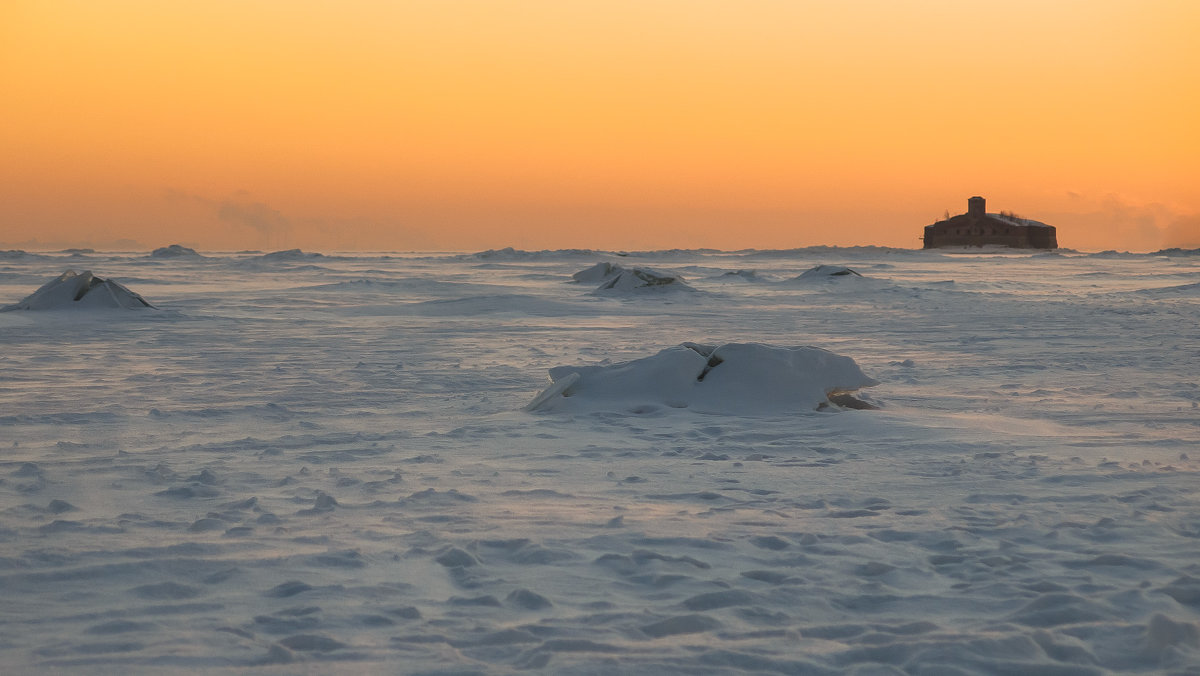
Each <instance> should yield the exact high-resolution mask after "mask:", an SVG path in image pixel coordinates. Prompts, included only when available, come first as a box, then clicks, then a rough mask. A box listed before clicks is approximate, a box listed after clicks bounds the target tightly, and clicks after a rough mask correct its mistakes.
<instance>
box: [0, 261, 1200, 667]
mask: <svg viewBox="0 0 1200 676" xmlns="http://www.w3.org/2000/svg"><path fill="white" fill-rule="evenodd" d="M598 262H611V263H617V264H620V265H622V266H624V267H626V268H632V267H649V268H651V269H653V270H656V271H666V272H669V273H676V274H679V275H682V278H683V281H684V282H686V284H687V285H688V286H690V287H691V288H692V289H693V290H687V289H681V290H672V288H671V285H669V284H667V285H663V286H660V287H654V288H649V289H636V288H634V289H625V290H622V288H623V287H622V288H614V289H610V290H608V291H597V290H596V288H597V287H598V286H600V284H599V282H594V281H593V282H574V281H572V275H573V274H574V273H577V272H580V271H582V270H585V269H587V268H589V267H591V266H593V265H594V264H596V263H598ZM818 264H828V265H845V266H849V267H850V268H852V269H853V270H855V271H857V272H859V273H861V275H862V277H858V276H854V275H841V276H823V275H809V276H808V277H806V278H804V279H799V280H797V279H795V278H796V277H798V276H799V275H800V274H801V273H803V272H805V271H806V270H809V269H810V268H813V267H814V266H816V265H818ZM67 269H74V270H77V271H80V272H82V271H84V270H89V271H92V272H93V273H94V274H95V275H98V276H100V277H103V278H105V279H112V280H115V281H116V282H119V283H120V284H123V285H124V286H125V287H128V289H129V290H131V291H132V292H135V293H137V294H140V295H141V296H142V297H144V298H145V299H146V300H147V301H149V302H150V303H152V304H153V305H154V306H156V308H157V309H150V308H142V309H137V310H126V309H114V310H87V311H74V310H65V311H55V310H51V311H23V310H17V311H11V312H3V313H0V450H2V452H3V455H2V456H0V671H2V672H3V673H6V674H24V673H55V672H78V673H122V674H126V673H172V672H198V671H202V672H205V673H211V672H216V673H226V672H228V673H287V674H294V673H314V674H323V673H380V674H395V673H404V674H416V673H452V674H468V673H487V674H495V673H500V674H502V673H530V672H533V673H555V674H560V673H567V674H616V673H621V674H660V673H690V674H749V673H780V674H825V673H860V674H900V673H904V674H945V675H950V674H1055V675H1060V674H1104V673H1153V674H1159V673H1174V674H1197V673H1200V447H1198V442H1200V410H1197V405H1198V403H1200V322H1198V319H1200V257H1195V256H1191V257H1189V256H1178V257H1166V256H1155V255H1122V254H1095V255H1082V254H1068V255H1061V254H1046V253H1042V254H1031V253H1028V252H1024V253H1022V252H1018V253H1009V254H994V253H983V254H980V253H975V254H946V253H936V252H921V251H901V250H885V249H874V248H864V249H824V248H815V249H803V250H795V251H783V252H779V251H749V252H739V253H721V252H694V251H692V252H688V251H676V252H656V253H645V254H636V253H635V254H629V255H626V256H618V255H615V254H609V253H604V252H591V251H560V252H521V251H511V250H505V251H496V252H485V253H482V254H466V255H453V254H446V255H424V254H423V255H415V254H393V255H386V256H385V255H357V254H356V255H336V256H335V255H328V256H317V255H308V254H293V255H275V256H269V257H263V256H259V255H255V254H207V255H206V256H205V257H189V256H179V257H165V256H160V257H153V256H147V255H146V254H144V253H137V254H82V255H80V254H76V255H70V254H19V253H12V252H9V253H0V305H4V304H8V303H17V302H18V301H20V300H21V299H22V298H24V297H26V296H27V295H29V294H31V293H32V292H33V291H34V290H35V289H37V288H38V287H39V286H41V285H43V284H45V283H46V282H48V281H50V280H52V279H54V278H55V277H58V276H59V275H61V274H62V273H63V272H64V271H65V270H67ZM739 271H740V274H726V273H738V272H739ZM623 283H624V282H623ZM689 341H690V342H696V343H705V344H710V345H719V344H722V343H730V342H737V343H764V344H768V345H774V346H802V345H811V346H816V347H821V348H825V349H827V350H830V351H832V352H835V353H837V354H839V355H844V356H847V357H851V358H852V359H854V360H855V362H857V364H858V366H859V367H860V368H861V369H862V371H863V373H865V374H866V375H867V376H869V377H870V378H873V379H874V380H877V381H878V382H879V384H878V385H877V386H874V387H871V388H869V389H864V390H861V391H860V392H859V393H858V395H859V396H861V397H863V398H864V399H865V400H867V401H868V402H870V403H872V404H874V405H875V406H878V407H879V408H878V409H877V410H839V409H836V408H827V409H825V410H823V411H820V412H818V411H814V410H811V409H804V410H795V411H780V410H776V409H777V407H776V408H772V407H764V409H763V411H761V415H756V414H754V412H753V410H751V411H750V412H749V413H748V412H747V410H746V409H747V407H746V406H745V403H746V402H745V400H744V399H743V400H741V401H740V404H741V405H737V406H731V407H730V409H731V410H734V411H736V413H737V414H736V415H733V414H721V413H714V412H711V410H710V409H712V404H711V398H710V401H709V404H708V406H707V407H706V408H705V411H706V412H700V411H698V410H695V409H694V408H693V407H687V408H677V407H675V406H672V405H658V404H656V403H655V402H653V401H649V402H647V401H640V399H639V396H638V393H636V392H631V393H630V397H629V400H628V402H622V400H621V399H620V397H611V398H609V399H608V400H605V401H603V402H595V403H594V405H592V406H585V407H576V406H569V407H548V408H539V409H538V410H534V411H525V410H523V408H524V407H525V406H526V405H527V404H529V403H530V402H531V401H532V400H533V398H534V396H535V395H536V394H537V393H538V392H540V391H541V390H543V389H544V388H545V387H546V386H547V385H548V383H549V381H548V379H547V371H548V370H549V369H551V368H554V367H558V366H581V365H592V364H598V363H601V362H603V361H604V360H609V362H610V363H612V362H622V361H628V360H634V359H639V358H642V357H647V356H650V355H653V354H655V353H657V352H658V351H660V350H663V349H665V348H669V347H672V346H676V345H679V344H681V343H684V342H689ZM717 368H725V367H723V366H719V367H717ZM749 396H754V395H753V393H751V394H750V395H749ZM752 408H753V407H751V409H752Z"/></svg>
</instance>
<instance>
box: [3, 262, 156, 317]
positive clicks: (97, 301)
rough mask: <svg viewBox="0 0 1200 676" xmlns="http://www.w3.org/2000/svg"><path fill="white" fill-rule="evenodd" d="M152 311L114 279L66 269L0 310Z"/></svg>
mask: <svg viewBox="0 0 1200 676" xmlns="http://www.w3.org/2000/svg"><path fill="white" fill-rule="evenodd" d="M147 307H148V308H153V307H154V306H153V305H151V304H150V303H148V302H147V301H146V299H145V298H142V297H141V296H139V295H138V294H136V293H134V292H132V291H130V290H129V289H127V288H125V286H123V285H121V284H120V283H118V282H114V281H113V280H111V279H101V278H100V277H97V276H95V275H93V274H92V273H91V272H90V271H84V272H80V273H77V272H75V271H74V270H67V271H66V272H64V273H62V274H61V275H59V276H58V277H56V278H55V279H53V280H51V281H50V282H47V283H46V284H43V285H42V287H41V288H40V289H38V290H37V291H34V292H33V293H31V294H29V295H28V296H26V297H25V298H24V299H23V300H21V302H19V303H15V304H13V305H7V306H5V307H2V308H0V311H4V312H7V311H9V310H71V309H80V310H101V309H126V310H136V309H140V308H147Z"/></svg>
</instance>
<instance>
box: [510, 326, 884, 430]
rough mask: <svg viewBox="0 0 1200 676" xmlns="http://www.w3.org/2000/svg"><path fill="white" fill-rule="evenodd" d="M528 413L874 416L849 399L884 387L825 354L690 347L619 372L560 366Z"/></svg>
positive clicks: (617, 367) (609, 367)
mask: <svg viewBox="0 0 1200 676" xmlns="http://www.w3.org/2000/svg"><path fill="white" fill-rule="evenodd" d="M550 380H551V385H550V386H549V387H547V388H546V389H545V390H543V391H542V392H541V393H540V394H539V395H538V396H537V397H535V398H534V400H533V401H532V402H530V403H529V405H528V406H526V410H529V411H542V410H545V411H572V412H573V411H587V410H607V411H613V410H624V411H633V412H648V411H652V410H656V409H658V408H660V407H663V406H666V407H671V408H689V409H692V410H695V411H699V412H703V413H727V414H732V415H778V414H782V413H793V412H798V411H812V410H819V409H823V408H827V407H830V406H845V407H848V408H872V407H871V406H869V405H866V404H865V402H862V401H860V400H858V399H855V398H854V397H852V396H850V395H849V393H850V392H854V391H856V390H858V389H859V388H863V387H870V386H872V385H878V384H879V383H878V382H877V381H875V380H873V379H871V378H869V377H867V375H865V374H864V373H863V372H862V370H861V369H859V367H858V364H857V363H855V361H854V360H853V359H851V358H850V357H845V356H842V355H839V354H834V353H833V352H830V351H828V350H824V349H822V348H819V347H808V346H799V347H780V346H774V345H763V344H760V343H726V344H724V345H720V346H712V345H700V344H697V343H683V344H682V345H678V346H676V347H671V348H667V349H665V350H662V351H661V352H659V353H658V354H656V355H653V356H650V357H644V358H642V359H635V360H633V361H628V362H622V363H619V364H602V365H597V366H559V367H555V368H552V369H550Z"/></svg>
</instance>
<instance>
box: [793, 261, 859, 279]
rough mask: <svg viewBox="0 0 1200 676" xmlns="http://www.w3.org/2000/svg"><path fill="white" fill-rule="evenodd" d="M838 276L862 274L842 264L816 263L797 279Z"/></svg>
mask: <svg viewBox="0 0 1200 676" xmlns="http://www.w3.org/2000/svg"><path fill="white" fill-rule="evenodd" d="M838 277H862V274H860V273H859V272H857V271H855V270H851V269H850V268H848V267H846V266H844V265H818V266H817V267H815V268H810V269H808V270H805V271H804V272H802V273H800V276H799V277H796V278H795V279H797V280H823V279H831V278H838Z"/></svg>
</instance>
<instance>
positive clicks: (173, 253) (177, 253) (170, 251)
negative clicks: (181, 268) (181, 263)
mask: <svg viewBox="0 0 1200 676" xmlns="http://www.w3.org/2000/svg"><path fill="white" fill-rule="evenodd" d="M150 257H151V258H202V256H201V255H200V254H198V253H196V250H195V249H191V248H188V247H186V246H183V245H182V244H172V245H170V246H164V247H159V248H157V249H155V250H154V251H151V252H150Z"/></svg>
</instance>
